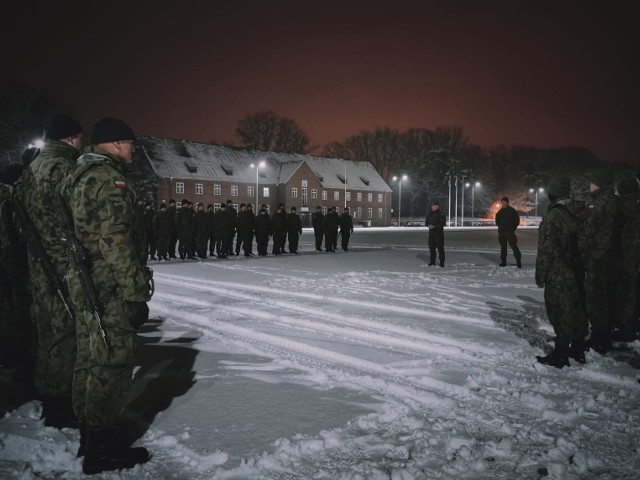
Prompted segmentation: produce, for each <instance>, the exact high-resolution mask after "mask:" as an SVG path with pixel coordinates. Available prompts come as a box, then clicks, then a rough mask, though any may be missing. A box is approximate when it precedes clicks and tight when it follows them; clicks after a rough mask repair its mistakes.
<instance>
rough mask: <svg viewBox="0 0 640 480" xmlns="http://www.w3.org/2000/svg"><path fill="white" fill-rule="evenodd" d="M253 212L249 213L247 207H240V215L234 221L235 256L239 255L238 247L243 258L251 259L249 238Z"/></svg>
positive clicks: (251, 231)
mask: <svg viewBox="0 0 640 480" xmlns="http://www.w3.org/2000/svg"><path fill="white" fill-rule="evenodd" d="M253 221H254V218H253V212H250V211H249V209H248V207H247V205H245V204H244V203H243V204H242V205H240V213H239V214H238V218H237V219H236V230H237V231H238V238H237V240H236V256H237V255H239V254H240V247H241V246H242V250H243V251H244V256H245V257H252V256H253V254H252V253H251V243H252V242H251V237H252V236H253Z"/></svg>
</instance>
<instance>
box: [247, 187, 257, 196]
mask: <svg viewBox="0 0 640 480" xmlns="http://www.w3.org/2000/svg"><path fill="white" fill-rule="evenodd" d="M247 196H248V197H249V198H253V197H255V196H256V187H254V186H253V185H248V186H247Z"/></svg>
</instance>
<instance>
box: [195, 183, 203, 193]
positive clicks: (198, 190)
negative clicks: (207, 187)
mask: <svg viewBox="0 0 640 480" xmlns="http://www.w3.org/2000/svg"><path fill="white" fill-rule="evenodd" d="M203 193H204V188H203V187H202V184H201V183H196V195H202V194H203Z"/></svg>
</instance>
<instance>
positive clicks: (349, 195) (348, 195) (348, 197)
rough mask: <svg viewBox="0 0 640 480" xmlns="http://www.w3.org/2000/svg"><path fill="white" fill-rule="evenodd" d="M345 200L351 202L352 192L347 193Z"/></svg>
mask: <svg viewBox="0 0 640 480" xmlns="http://www.w3.org/2000/svg"><path fill="white" fill-rule="evenodd" d="M345 199H346V200H347V202H350V201H351V192H347V193H345Z"/></svg>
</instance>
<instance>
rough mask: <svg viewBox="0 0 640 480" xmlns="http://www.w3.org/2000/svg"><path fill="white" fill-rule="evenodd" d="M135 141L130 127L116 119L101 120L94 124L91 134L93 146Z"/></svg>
mask: <svg viewBox="0 0 640 480" xmlns="http://www.w3.org/2000/svg"><path fill="white" fill-rule="evenodd" d="M135 139H136V136H135V134H134V133H133V130H132V129H131V127H130V126H129V125H127V124H126V123H124V122H123V121H122V120H119V119H117V118H103V119H102V120H100V121H99V122H98V123H96V124H95V126H94V127H93V133H92V134H91V143H92V144H93V145H98V144H100V143H109V142H119V141H122V140H135Z"/></svg>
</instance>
